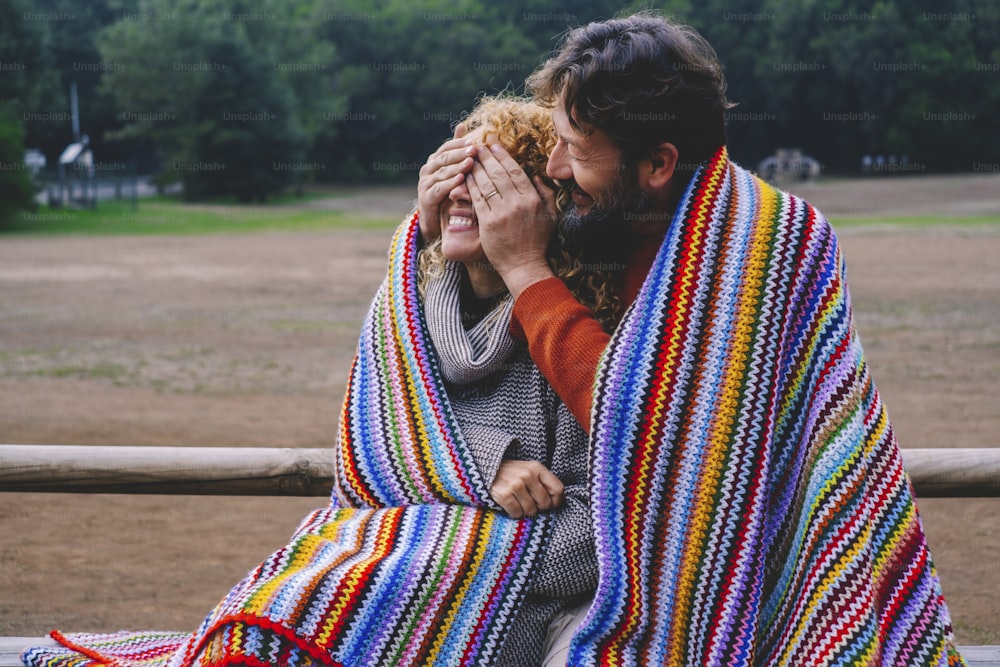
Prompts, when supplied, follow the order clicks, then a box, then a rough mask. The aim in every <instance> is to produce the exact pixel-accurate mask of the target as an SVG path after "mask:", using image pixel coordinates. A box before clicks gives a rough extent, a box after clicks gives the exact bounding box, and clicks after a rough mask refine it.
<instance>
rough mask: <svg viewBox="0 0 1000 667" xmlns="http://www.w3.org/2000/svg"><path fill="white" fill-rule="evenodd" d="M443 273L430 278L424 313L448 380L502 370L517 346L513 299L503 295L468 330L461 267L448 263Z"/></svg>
mask: <svg viewBox="0 0 1000 667" xmlns="http://www.w3.org/2000/svg"><path fill="white" fill-rule="evenodd" d="M445 267H446V268H445V270H444V274H443V275H441V276H439V277H437V278H434V279H432V280H430V281H429V283H428V285H427V293H426V295H425V296H424V313H425V315H426V318H427V329H428V330H429V331H430V334H431V341H432V342H433V343H434V349H435V350H436V351H437V354H438V359H439V360H440V362H441V375H442V377H443V378H444V380H445V381H446V382H450V383H453V384H459V385H462V384H469V383H472V382H475V381H477V380H480V379H482V378H484V377H486V376H488V375H490V374H492V373H495V372H496V371H498V370H500V368H501V367H502V365H503V363H504V361H506V360H507V359H509V358H510V356H511V355H512V354H513V353H514V350H515V349H516V348H517V341H515V340H514V338H513V336H511V334H510V317H511V313H512V311H513V309H514V300H513V299H511V298H509V297H508V298H504V299H503V300H502V301H501V302H500V304H499V305H498V306H497V307H496V308H494V309H493V311H491V312H490V313H489V314H488V315H487V316H486V317H484V318H483V319H482V320H480V321H479V322H477V323H476V325H475V326H473V327H472V328H471V329H469V330H468V331H466V329H465V327H463V326H462V304H461V297H460V293H461V283H462V280H463V275H462V274H463V271H462V266H461V265H460V264H458V263H457V262H447V264H446V265H445Z"/></svg>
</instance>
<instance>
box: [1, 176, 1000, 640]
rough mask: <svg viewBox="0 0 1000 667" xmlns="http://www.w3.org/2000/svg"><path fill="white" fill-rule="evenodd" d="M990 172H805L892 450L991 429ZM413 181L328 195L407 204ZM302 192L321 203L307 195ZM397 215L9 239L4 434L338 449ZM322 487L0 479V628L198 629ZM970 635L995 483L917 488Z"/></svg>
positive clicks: (996, 257)
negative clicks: (86, 485) (355, 360)
mask: <svg viewBox="0 0 1000 667" xmlns="http://www.w3.org/2000/svg"><path fill="white" fill-rule="evenodd" d="M998 186H1000V179H998V178H997V177H994V176H975V177H970V178H958V177H947V178H932V177H910V178H896V179H884V180H873V181H867V182H828V183H819V184H815V185H806V186H802V187H801V188H799V190H801V191H802V192H803V193H804V194H805V195H806V196H807V198H808V199H809V200H810V201H812V202H813V203H815V204H817V205H819V206H820V207H821V208H822V209H823V210H824V211H825V212H826V213H827V214H828V215H830V216H832V217H835V216H837V215H851V214H866V215H880V214H881V215H884V214H887V213H889V212H897V213H907V214H913V213H916V214H922V215H939V216H940V217H941V224H940V225H935V226H932V227H926V228H923V227H922V228H905V229H904V228H898V227H892V226H886V227H856V226H845V227H844V228H843V229H842V230H841V238H842V242H843V247H844V252H845V255H846V257H847V261H848V267H849V269H848V270H849V282H850V286H851V291H852V295H853V299H854V307H855V313H856V317H857V322H858V327H859V329H860V332H861V336H862V341H863V342H864V344H865V349H866V352H867V354H868V357H869V359H870V361H871V364H872V367H873V370H874V375H875V380H876V382H877V383H878V386H879V389H880V391H881V393H882V395H883V398H884V400H885V402H886V404H887V405H888V408H889V411H890V415H891V417H892V420H893V423H894V426H895V429H896V434H897V437H898V439H899V441H900V443H901V445H902V446H903V447H906V448H919V447H996V446H1000V438H998V435H997V434H998V431H1000V409H998V408H1000V398H998V396H1000V226H982V225H981V226H969V225H966V226H962V225H949V222H950V221H951V218H952V217H954V216H961V215H969V214H1000V187H998ZM412 196H413V194H412V193H411V192H408V191H406V190H399V189H391V190H377V191H370V190H366V191H363V192H359V193H357V196H356V197H355V198H353V199H347V200H346V201H345V200H344V199H340V200H337V201H335V202H330V203H329V206H331V207H345V206H346V207H348V208H350V207H352V206H354V207H356V208H358V209H360V210H362V211H363V212H364V213H368V214H371V213H373V212H375V210H376V209H378V212H381V211H383V210H384V211H389V212H392V213H398V214H399V215H400V216H402V214H403V213H405V211H406V210H407V209H408V206H409V200H410V198H411V197H412ZM310 205H311V206H316V205H323V204H316V203H315V202H314V203H310ZM390 233H391V232H390V230H384V231H325V232H297V233H282V232H266V233H255V234H244V235H217V236H196V237H176V236H175V237H170V236H161V237H101V238H84V237H59V238H42V237H7V238H2V239H0V442H5V443H37V444H112V445H126V444H128V445H176V446H186V445H248V446H289V447H329V446H332V445H333V442H334V438H335V434H336V427H337V418H338V408H339V404H340V400H341V397H342V395H343V384H344V382H345V379H346V375H347V369H348V364H349V362H350V360H351V356H352V354H353V349H354V345H355V342H356V337H357V334H358V328H359V324H360V321H361V318H362V316H363V314H364V310H365V308H366V306H367V304H368V301H369V300H370V298H371V296H372V294H373V293H374V291H375V288H376V286H377V283H378V282H379V280H380V279H381V276H382V273H383V268H384V258H385V251H386V248H387V245H388V239H389V235H390ZM321 504H323V499H322V498H315V499H310V498H305V499H302V498H296V499H279V498H218V497H190V496H124V495H123V496H114V495H55V494H52V495H46V494H0V634H4V635H35V636H38V635H42V634H44V633H46V632H47V631H48V630H50V629H52V628H54V627H57V628H60V629H63V630H69V631H106V630H114V629H119V628H131V629H179V630H190V629H193V628H194V627H195V626H196V625H197V624H198V623H199V621H200V620H201V619H202V617H203V616H204V615H205V614H206V613H207V611H208V610H209V609H210V608H211V607H212V606H213V605H214V604H215V602H216V601H217V600H218V599H220V598H221V596H222V595H223V594H224V593H225V592H226V591H227V590H228V588H229V587H230V586H231V585H232V584H233V583H235V582H236V581H237V580H238V579H239V578H240V577H241V576H242V575H243V573H244V572H245V571H246V570H247V569H249V568H250V567H252V566H254V565H255V564H256V563H257V562H258V561H259V560H260V559H261V558H263V557H264V556H265V555H267V554H268V553H269V552H270V551H272V550H273V549H274V548H276V547H278V546H280V545H281V544H283V543H284V541H285V539H286V538H287V537H288V535H289V534H290V533H291V532H292V531H293V530H294V528H295V526H296V525H297V522H298V520H299V519H300V518H301V517H303V516H304V515H305V514H306V513H307V511H308V510H310V509H312V508H314V507H317V506H319V505H321ZM920 511H921V514H922V516H923V519H924V522H925V527H926V530H927V533H928V539H929V541H930V545H931V549H932V552H933V554H934V557H935V560H936V563H937V567H938V572H939V574H940V576H941V579H942V583H943V588H944V593H945V595H946V597H947V598H948V600H949V603H950V606H951V609H952V613H953V617H954V621H955V626H956V631H957V634H958V638H959V641H960V642H961V643H967V644H969V643H973V644H975V643H991V644H1000V621H998V618H1000V559H998V556H997V554H998V553H1000V499H922V500H921V501H920Z"/></svg>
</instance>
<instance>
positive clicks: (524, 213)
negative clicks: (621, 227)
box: [466, 145, 558, 299]
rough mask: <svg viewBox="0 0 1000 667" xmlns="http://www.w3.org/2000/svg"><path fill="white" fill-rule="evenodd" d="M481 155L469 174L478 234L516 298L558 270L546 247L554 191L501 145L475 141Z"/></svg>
mask: <svg viewBox="0 0 1000 667" xmlns="http://www.w3.org/2000/svg"><path fill="white" fill-rule="evenodd" d="M472 152H474V154H475V155H476V162H475V164H474V165H473V167H472V173H471V175H470V177H468V178H467V179H466V183H467V184H468V186H469V193H470V194H471V195H472V205H473V207H474V208H475V210H476V218H477V219H478V220H479V239H480V241H481V242H482V244H483V251H484V252H485V253H486V258H487V259H488V260H489V262H490V264H492V265H493V268H494V269H496V271H497V273H499V274H500V277H501V278H503V281H504V283H505V284H506V285H507V289H508V290H510V293H511V294H512V295H513V296H514V298H515V299H516V298H517V297H518V296H520V294H521V292H522V291H524V289H526V288H527V287H528V286H529V285H531V284H533V283H535V282H538V281H540V280H544V279H546V278H549V277H551V276H552V275H553V273H552V270H551V269H550V268H549V265H548V262H547V261H546V259H545V251H546V248H547V247H548V244H549V241H550V239H551V238H552V235H553V234H554V233H555V230H556V224H557V222H558V217H557V213H556V196H555V191H553V190H552V189H551V188H549V187H547V186H546V185H545V183H544V182H543V181H542V179H541V178H540V177H535V179H534V181H532V180H530V179H529V178H528V176H527V174H525V173H524V170H523V169H521V167H520V165H518V164H517V162H515V161H514V158H512V157H511V156H510V154H509V153H507V152H506V151H505V150H504V149H503V148H502V147H500V146H499V145H493V146H488V147H487V146H479V147H470V153H472Z"/></svg>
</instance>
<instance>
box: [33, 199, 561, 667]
mask: <svg viewBox="0 0 1000 667" xmlns="http://www.w3.org/2000/svg"><path fill="white" fill-rule="evenodd" d="M417 233H418V224H417V221H416V218H413V219H411V220H409V221H407V222H406V223H404V224H403V225H402V226H401V227H400V229H399V231H398V232H397V234H396V236H395V238H394V240H393V244H392V249H391V252H390V267H389V274H388V276H387V278H386V280H385V282H384V283H383V285H382V287H381V288H380V290H379V292H378V294H377V296H376V298H375V300H374V302H373V304H372V307H371V309H370V310H369V313H368V315H367V317H366V321H365V323H364V326H363V329H362V334H361V342H360V343H359V348H358V353H357V358H356V360H355V362H354V364H353V367H352V371H351V377H350V381H349V386H348V392H347V396H346V399H345V404H344V410H343V414H342V418H341V433H340V441H339V446H338V448H337V450H336V452H337V460H336V470H337V482H336V485H335V489H334V494H333V499H332V501H331V504H330V506H329V507H326V508H323V509H320V510H317V511H316V512H314V513H313V514H311V515H310V516H309V517H307V518H306V519H305V520H304V521H303V523H302V524H301V525H300V527H299V528H298V530H297V531H296V532H295V534H294V535H293V536H292V539H291V540H290V542H289V543H288V544H287V545H286V546H285V547H283V548H282V549H279V550H278V551H276V552H275V553H274V554H272V555H271V556H270V557H269V558H268V559H267V560H265V561H264V562H263V563H262V564H261V565H260V566H259V567H258V568H257V569H256V570H254V571H253V572H251V573H250V574H249V575H248V576H247V577H246V578H245V579H244V580H243V581H242V582H240V583H239V584H238V585H237V586H236V587H234V588H233V589H232V590H231V591H230V593H229V594H228V596H227V597H226V599H224V600H223V601H222V602H221V603H220V604H219V605H218V606H217V608H216V609H215V610H214V611H213V612H212V613H211V614H210V615H209V616H208V617H207V618H206V619H205V621H204V622H203V624H202V626H201V628H200V629H199V630H198V631H197V632H196V633H194V634H192V635H167V636H159V635H157V636H156V637H160V638H161V639H162V642H163V643H164V644H165V645H166V646H159V647H158V652H156V654H155V655H153V652H151V651H150V650H148V649H147V648H145V647H147V646H148V645H149V644H150V642H151V641H153V640H151V639H150V637H151V635H150V633H142V634H138V633H137V634H131V635H130V634H128V633H118V634H115V635H106V636H99V635H79V634H77V635H66V636H63V635H60V634H58V633H56V634H54V635H53V636H54V637H56V639H57V640H59V641H61V642H62V643H63V645H64V646H65V647H67V649H71V650H67V649H62V648H59V649H55V650H53V649H32V650H30V651H28V652H26V653H25V654H24V656H22V657H23V658H24V660H25V662H26V664H28V665H38V666H41V665H45V666H46V667H52V666H55V665H63V666H70V665H72V666H74V667H76V666H83V665H88V666H90V665H93V666H95V667H96V666H97V665H105V664H106V665H118V666H121V667H150V666H152V665H156V666H159V665H171V666H181V665H213V666H214V665H314V664H315V665H414V666H416V665H421V666H423V665H492V664H496V662H497V656H498V655H500V652H501V649H502V648H503V642H504V639H505V637H506V636H507V633H508V630H509V626H510V624H511V621H512V619H513V617H514V616H515V614H516V612H517V610H518V608H519V606H520V605H521V602H522V601H523V599H524V596H525V594H526V592H527V590H528V585H529V583H530V577H531V575H532V573H533V570H534V568H535V565H536V564H537V563H538V561H539V558H540V555H541V553H542V551H543V550H544V548H545V546H546V544H547V541H548V537H549V532H550V527H549V521H548V519H547V518H545V517H540V518H536V519H521V520H515V519H511V518H509V517H507V516H505V515H502V514H500V513H498V512H495V511H492V510H490V509H488V507H487V502H488V493H489V489H488V487H487V486H486V485H485V484H484V482H483V480H482V479H481V478H480V477H481V476H480V474H479V473H478V472H477V469H476V467H475V465H474V462H473V457H472V455H471V453H470V450H469V448H468V446H467V445H466V443H465V442H464V441H463V438H462V433H461V431H460V430H459V429H458V428H457V425H456V420H455V417H454V414H453V412H452V409H451V407H450V405H449V402H448V398H447V396H446V394H445V391H444V387H443V382H442V380H441V377H440V374H439V372H438V369H437V362H436V360H435V358H434V356H433V350H432V349H430V343H429V337H428V334H427V330H426V327H425V325H424V321H423V311H422V308H421V305H420V302H419V299H418V295H417V291H416V276H417V269H416V257H417V247H418V243H417ZM171 642H172V643H173V644H172V646H171V645H170V644H171Z"/></svg>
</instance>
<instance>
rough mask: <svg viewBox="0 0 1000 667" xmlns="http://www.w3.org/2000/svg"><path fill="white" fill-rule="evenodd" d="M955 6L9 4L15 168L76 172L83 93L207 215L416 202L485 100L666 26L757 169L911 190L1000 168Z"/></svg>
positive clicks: (123, 154) (996, 97)
mask: <svg viewBox="0 0 1000 667" xmlns="http://www.w3.org/2000/svg"><path fill="white" fill-rule="evenodd" d="M945 4H946V5H947V7H945V8H943V9H942V4H941V3H940V2H939V1H937V0H934V1H933V2H932V1H931V0H905V1H904V0H814V1H811V0H806V1H803V2H795V3H793V2H788V1H787V0H753V1H751V0H735V1H733V0H699V1H697V2H695V1H694V0H666V1H662V2H657V3H641V4H640V3H633V4H632V5H626V6H624V7H623V6H622V4H621V2H618V1H612V0H530V1H529V0H507V1H506V2H502V3H488V2H486V1H485V0H294V1H293V0H258V1H255V2H238V1H237V2H233V1H230V2H225V1H223V0H7V1H6V2H5V3H3V5H2V8H0V19H2V21H0V25H2V27H0V151H2V152H3V154H2V155H0V160H2V161H3V163H4V164H11V165H13V164H14V163H16V162H17V161H18V157H17V151H19V150H23V148H20V146H22V145H23V146H28V147H31V148H38V149H41V150H42V151H43V152H44V153H45V155H46V156H47V158H48V159H49V163H50V164H52V163H53V162H54V161H55V160H56V158H57V157H58V155H59V152H60V151H61V150H62V149H63V147H65V146H66V144H67V143H69V142H70V141H72V140H73V136H72V131H71V123H70V109H69V101H68V93H67V91H68V89H69V86H70V84H71V83H75V84H76V86H77V89H78V91H79V97H80V125H81V129H82V131H84V132H86V133H87V134H88V135H89V137H90V139H91V141H92V145H93V147H94V152H95V155H96V157H97V160H98V162H99V163H100V165H105V166H106V165H111V166H112V167H114V168H115V169H121V170H126V169H128V170H132V169H138V170H140V171H150V170H155V171H156V173H157V174H158V178H159V179H161V181H162V182H163V183H168V182H173V181H181V182H183V184H184V192H185V195H186V196H187V197H188V198H191V199H200V198H206V197H213V196H216V195H220V194H227V195H235V196H236V197H237V198H239V199H240V200H245V201H249V200H253V199H263V198H266V197H267V196H268V195H269V194H272V193H275V192H278V191H280V190H282V189H284V188H287V187H289V186H297V185H301V184H304V183H308V182H352V181H353V182H357V181H368V182H370V181H391V180H398V181H414V182H415V180H416V172H417V170H418V169H419V167H420V165H421V164H422V163H423V161H424V159H425V157H426V156H427V155H428V154H429V153H430V152H431V151H433V150H434V148H435V147H436V146H437V145H438V144H439V143H440V142H441V141H442V140H443V139H444V138H446V137H447V136H449V134H450V132H451V129H452V127H453V126H454V124H455V123H456V122H457V121H458V120H459V119H460V118H461V115H462V113H463V112H465V111H466V110H468V109H469V108H470V107H471V106H472V104H473V103H474V101H475V98H476V96H477V95H479V94H483V93H496V92H499V91H512V92H521V91H522V90H523V82H524V79H525V77H526V76H527V75H528V74H529V73H530V72H531V71H533V70H534V69H535V68H536V67H537V66H538V65H539V64H540V63H541V62H542V61H543V60H544V59H545V57H546V56H547V55H548V54H549V53H550V52H551V50H552V49H553V48H554V47H555V46H556V43H557V40H558V38H559V36H560V35H561V34H563V33H564V32H565V31H566V30H567V29H568V28H570V27H573V26H576V25H581V24H584V23H587V22H589V21H591V20H596V19H602V18H608V17H611V16H614V15H616V14H618V13H621V12H628V11H631V10H634V9H637V8H640V7H641V8H650V7H652V8H654V9H658V10H662V11H664V12H666V13H668V14H671V15H673V16H675V17H677V18H678V19H679V20H682V21H684V22H687V23H691V24H692V25H694V26H695V27H696V28H698V29H699V30H700V31H701V32H702V33H703V34H704V35H705V36H706V37H707V38H708V39H709V41H710V42H711V43H712V44H713V45H714V46H715V48H716V50H717V51H718V53H719V56H720V60H721V61H722V63H723V66H724V67H725V72H726V76H727V79H728V82H729V97H730V99H731V100H732V101H734V102H736V103H737V106H736V107H734V108H733V109H732V110H731V111H730V115H729V122H728V131H729V136H730V149H731V153H732V154H733V156H734V157H735V158H736V159H737V160H738V161H740V162H743V163H744V164H748V165H751V166H752V165H753V164H756V162H757V161H759V160H760V159H762V158H763V157H765V156H767V155H769V154H771V153H773V152H774V150H775V149H776V148H778V147H793V146H794V147H799V148H801V149H803V150H804V151H805V152H806V153H807V154H809V155H811V156H813V157H815V158H816V159H818V160H819V161H820V162H821V163H822V164H823V166H824V168H825V169H826V171H828V172H843V173H851V172H856V171H857V170H858V168H859V165H860V161H861V159H862V156H864V155H871V156H874V155H886V156H888V155H893V156H898V157H899V158H900V159H899V160H898V161H897V162H894V163H892V164H894V165H896V166H895V167H894V169H896V170H902V171H906V172H910V173H924V172H938V171H979V170H997V169H998V167H997V163H998V162H1000V157H998V156H1000V132H998V129H1000V127H998V122H997V109H998V108H1000V29H998V28H1000V5H997V3H993V2H990V1H989V0H952V1H951V2H947V3H945ZM904 156H905V161H904ZM887 164H888V163H887ZM109 168H110V167H109ZM22 171H23V170H20V169H17V168H13V167H12V168H10V169H5V170H3V171H2V172H0V179H3V180H4V182H14V181H16V180H18V179H19V178H21V177H22V176H23V173H21V172H22ZM22 180H23V179H22ZM4 187H5V190H4V192H7V190H6V188H7V186H4ZM12 187H22V186H12ZM16 199H17V197H16V196H14V195H10V196H9V197H6V201H14V200H16Z"/></svg>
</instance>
